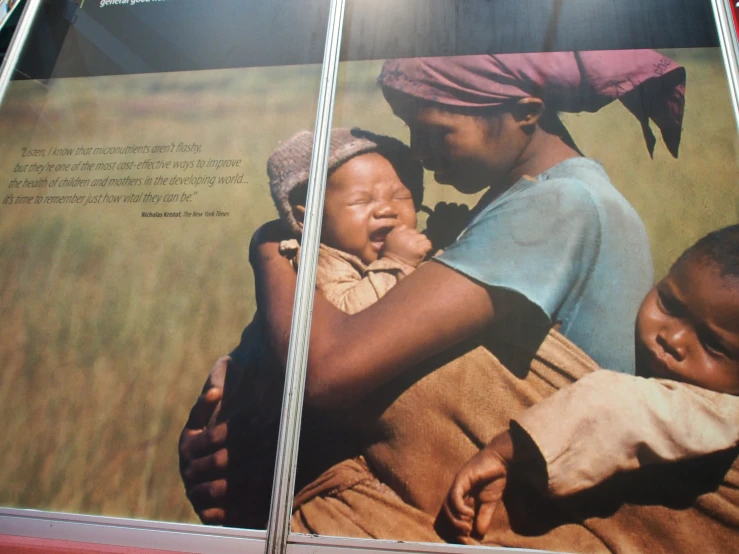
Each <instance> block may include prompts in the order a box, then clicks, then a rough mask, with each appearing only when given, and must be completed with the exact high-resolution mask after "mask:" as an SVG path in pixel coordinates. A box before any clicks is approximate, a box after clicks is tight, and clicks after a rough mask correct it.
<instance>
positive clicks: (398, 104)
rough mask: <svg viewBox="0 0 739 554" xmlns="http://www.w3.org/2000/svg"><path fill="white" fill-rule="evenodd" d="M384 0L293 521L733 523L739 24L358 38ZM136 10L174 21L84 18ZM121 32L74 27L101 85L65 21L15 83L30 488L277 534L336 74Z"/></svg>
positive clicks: (20, 414) (399, 530) (578, 544)
mask: <svg viewBox="0 0 739 554" xmlns="http://www.w3.org/2000/svg"><path fill="white" fill-rule="evenodd" d="M448 3H449V4H451V2H448ZM183 4H184V2H183ZM432 4H433V5H434V6H435V5H436V4H441V3H440V2H437V3H436V4H434V3H429V6H431V5H432ZM555 4H556V3H555ZM191 7H192V9H196V8H195V7H194V5H193V6H191ZM351 7H352V6H351V5H350V8H351ZM93 8H94V9H93ZM354 8H355V11H354V12H352V10H351V9H350V10H349V12H348V15H347V22H346V27H345V37H348V38H346V39H345V43H344V48H345V52H349V56H348V57H349V58H350V59H349V60H348V61H343V62H342V63H341V64H340V67H339V86H338V94H337V99H336V105H335V114H334V129H333V131H332V136H331V150H330V154H329V169H330V173H329V178H328V182H327V189H326V200H325V207H324V213H323V229H322V237H321V242H322V246H321V249H320V252H319V261H318V270H317V279H316V284H317V291H318V294H317V295H316V299H315V307H314V322H313V325H312V329H313V330H312V336H311V345H310V347H311V351H310V352H311V354H310V358H309V368H308V380H307V387H306V395H305V408H304V418H303V423H302V429H301V450H300V458H299V465H298V474H297V479H296V490H295V502H294V506H293V517H292V521H291V530H292V531H293V532H296V533H310V534H318V535H324V536H340V537H358V538H359V537H361V538H377V539H392V540H402V541H419V542H450V543H460V542H461V543H465V544H483V545H489V546H510V547H528V548H540V549H545V550H553V551H569V552H642V551H655V550H656V551H669V552H693V551H698V550H701V551H729V550H731V549H732V545H733V544H735V543H736V539H737V524H736V521H737V511H738V510H739V497H737V495H736V490H737V486H738V485H739V473H737V469H736V456H737V452H736V450H735V447H736V444H737V438H739V433H737V429H736V425H734V422H735V421H739V419H738V418H737V417H736V415H737V410H738V409H739V405H737V399H736V396H735V395H736V394H738V393H739V361H738V360H739V328H737V326H736V321H737V320H739V318H738V317H737V313H738V312H739V286H738V285H737V282H739V270H737V267H739V260H737V256H738V254H737V253H738V252H739V230H738V229H737V228H736V227H732V225H735V224H736V223H737V219H738V218H737V216H738V215H739V213H738V212H739V205H738V204H737V200H736V198H737V192H736V190H737V189H736V186H737V185H736V183H737V167H736V148H737V138H736V137H737V134H736V122H735V119H734V114H733V112H732V110H731V99H730V93H729V88H728V83H727V80H726V76H725V73H724V66H723V61H722V58H721V52H720V50H719V49H718V48H717V47H716V46H715V44H709V45H708V46H705V47H696V45H695V44H691V45H690V46H691V47H690V48H685V47H681V46H682V43H675V42H674V41H673V42H670V43H668V45H669V46H674V47H671V48H665V47H664V46H665V43H664V41H663V43H662V44H661V45H660V47H659V48H657V49H644V48H641V47H642V46H643V45H636V46H638V47H639V48H637V49H634V48H629V49H627V48H620V49H611V50H602V49H599V48H597V44H596V45H595V46H596V47H590V48H584V49H581V50H573V49H572V48H569V49H568V48H564V47H562V48H555V47H550V48H542V50H547V51H546V52H535V51H534V52H532V51H531V48H530V47H528V48H513V47H509V48H502V49H498V50H495V49H489V50H486V49H485V48H478V49H474V48H462V47H459V48H457V49H456V50H455V49H452V50H447V51H444V52H440V51H439V50H440V49H433V48H427V50H428V52H427V53H430V54H433V56H432V57H425V58H421V57H418V56H419V55H420V53H421V52H422V51H423V50H424V48H419V49H416V50H413V49H412V48H410V49H409V48H405V49H404V48H401V46H402V45H403V43H402V41H400V42H398V43H397V44H396V43H388V44H395V45H396V46H398V48H399V50H400V54H402V55H398V52H393V51H391V50H392V48H390V47H389V46H388V47H386V48H385V50H383V52H382V55H369V54H367V52H374V50H372V48H370V46H371V45H366V46H367V51H366V52H365V55H364V56H361V55H354V56H352V55H351V53H352V52H357V51H361V50H362V44H358V43H357V41H359V42H361V41H362V40H366V38H367V36H368V35H367V34H363V32H361V31H362V27H361V26H356V27H355V26H353V19H352V17H355V18H356V17H358V13H359V7H358V6H354ZM432 8H433V6H432ZM134 9H139V10H143V9H147V10H151V11H148V12H143V11H141V12H136V13H138V14H140V16H141V19H142V20H143V21H145V22H146V23H147V24H148V25H151V24H152V22H153V21H156V17H163V16H162V15H161V14H162V13H165V12H163V11H159V12H155V11H153V10H154V7H153V6H151V7H150V6H141V5H138V6H130V5H124V4H123V3H122V4H113V3H109V2H107V3H106V5H105V6H103V5H102V3H96V4H83V6H82V8H81V12H80V13H79V14H78V16H79V18H78V21H80V20H81V21H82V23H81V24H79V25H78V27H79V29H87V30H88V31H89V29H90V28H91V27H90V26H91V25H92V23H90V22H89V21H87V25H88V26H87V27H84V24H85V21H86V20H85V17H84V15H85V14H87V15H89V16H90V18H91V19H92V20H93V21H94V22H95V23H97V24H98V25H102V26H103V27H104V26H105V25H107V24H110V25H111V27H107V28H108V29H109V30H110V29H113V26H112V25H113V24H112V23H110V22H111V21H112V20H115V19H116V18H120V17H123V16H124V15H127V16H130V14H131V13H133V12H131V10H134ZM157 9H159V10H165V9H172V2H166V3H163V4H162V5H161V6H158V7H157ZM470 9H471V8H470ZM476 9H477V8H476ZM114 10H118V11H116V12H115V17H114V16H113V14H114ZM123 10H128V11H123ZM473 11H474V10H473ZM168 13H170V14H171V13H172V12H168ZM430 13H432V15H433V13H435V12H433V9H431V10H430ZM144 16H146V17H144ZM429 17H430V18H431V19H433V18H432V17H431V16H429ZM105 18H109V19H107V20H106V19H105ZM400 19H402V18H400ZM356 29H359V31H357V32H353V31H354V30H356ZM73 31H74V29H73ZM365 31H366V29H365ZM111 33H113V31H111ZM113 34H114V35H115V36H116V37H120V36H122V35H120V34H117V35H116V34H115V33H113ZM470 34H471V35H475V36H477V34H475V33H470ZM478 34H479V33H478ZM369 36H371V34H370V35H369ZM91 37H99V35H95V34H94V33H88V34H86V35H84V33H82V31H81V30H80V31H79V33H78V34H77V35H75V34H74V33H71V34H70V38H68V39H67V41H66V42H65V43H64V48H67V52H72V51H74V49H78V51H81V52H83V53H84V54H85V56H87V58H85V59H86V60H87V63H88V67H94V68H96V72H95V74H96V75H95V76H93V77H90V76H87V77H84V76H81V75H79V72H78V74H75V75H74V76H72V75H71V73H73V72H74V71H75V66H74V64H75V63H77V62H76V61H75V60H78V59H79V57H75V56H72V55H71V54H70V55H69V56H67V57H65V56H64V52H65V50H64V48H63V49H62V55H60V56H59V59H58V60H57V62H56V67H57V70H58V75H57V76H56V77H55V76H54V75H51V78H48V79H39V80H24V81H14V82H13V83H12V84H11V88H10V90H9V92H8V94H7V95H6V98H5V101H4V103H3V105H2V106H1V107H0V132H2V136H4V137H6V136H7V137H12V139H11V141H10V142H8V143H7V144H8V146H7V147H6V148H4V149H3V151H2V152H0V172H1V175H2V180H3V183H4V188H5V189H6V190H4V191H3V194H2V197H3V205H2V217H0V234H1V236H2V240H0V244H2V250H0V257H2V266H3V267H6V268H8V270H6V274H5V277H4V278H3V279H2V288H1V289H0V290H2V294H1V295H0V302H1V303H2V313H3V314H4V315H3V317H2V318H1V319H0V321H2V326H3V330H4V332H3V333H2V336H3V337H5V338H4V339H2V341H0V352H2V354H1V356H2V357H1V358H0V359H1V360H3V361H2V363H3V366H4V369H5V376H4V378H3V380H2V381H1V383H2V385H1V387H2V389H0V395H1V397H2V399H3V402H2V408H0V410H3V413H4V414H5V418H6V421H7V422H8V423H7V425H8V432H7V433H6V435H5V443H4V444H5V450H6V452H7V453H8V455H7V456H6V457H5V459H4V461H3V462H2V463H1V464H0V471H1V472H2V473H1V474H2V475H3V479H2V482H3V483H4V485H3V486H2V487H1V488H0V504H2V505H5V506H12V507H30V508H38V509H46V510H56V511H67V512H78V513H90V514H103V515H116V516H127V517H137V518H147V519H160V520H168V521H190V522H194V521H198V520H201V521H203V522H204V523H208V524H216V525H219V524H221V525H222V524H225V525H229V526H238V527H247V528H264V527H265V525H266V519H267V515H268V508H269V494H270V487H271V482H272V473H273V467H274V462H273V460H274V455H275V448H276V436H277V425H278V423H279V412H280V403H281V396H282V382H283V372H282V368H283V367H284V359H285V356H286V349H287V337H289V326H290V316H291V313H292V294H293V291H294V287H295V273H296V271H295V270H296V268H297V266H298V263H299V260H300V256H299V254H300V248H299V240H300V233H301V230H302V222H303V217H304V214H305V201H306V184H307V176H308V170H309V165H310V155H311V148H312V136H311V131H312V126H313V124H314V121H315V106H316V102H317V96H318V94H317V92H318V80H319V75H320V65H318V64H317V63H312V64H308V63H304V64H301V65H298V64H295V63H293V64H288V63H286V60H284V59H283V60H279V62H280V63H272V64H271V65H270V64H268V63H260V64H257V63H255V64H254V65H255V66H256V65H259V67H246V68H241V69H239V68H236V69H233V68H229V67H231V66H232V65H237V62H234V61H233V60H234V58H228V60H229V62H226V63H220V65H219V64H215V65H217V66H218V67H217V68H215V65H211V69H204V70H202V71H174V70H173V69H178V70H181V69H183V67H181V66H177V67H176V68H173V67H168V68H162V67H160V66H157V60H156V59H152V58H151V57H147V56H150V54H149V53H148V52H144V51H142V50H136V46H135V45H131V46H130V47H131V49H132V53H133V54H135V56H134V58H132V57H130V56H129V57H122V56H120V55H118V57H117V58H115V59H114V60H113V61H114V62H115V63H117V64H118V65H117V66H115V67H118V68H119V69H116V68H115V67H114V68H113V69H110V67H109V66H105V64H103V63H102V62H101V61H100V60H101V58H99V57H96V51H95V49H94V48H92V46H95V47H96V48H99V46H100V45H99V44H97V45H94V44H93V45H90V44H88V42H85V41H92V40H93V39H92V38H91ZM170 38H171V37H170ZM318 42H321V41H318ZM591 42H592V41H591ZM321 44H322V42H321ZM254 47H255V48H256V46H254ZM286 47H287V46H286ZM183 48H184V47H183ZM187 48H188V49H187V50H186V51H187V53H188V55H190V56H195V53H194V52H195V49H194V48H193V46H192V44H189V45H188V46H187ZM318 50H319V51H320V48H318ZM225 51H226V52H227V53H228V55H233V56H237V57H238V54H234V53H233V52H234V51H233V49H229V48H226V49H225ZM487 51H492V52H498V51H499V53H495V54H490V53H485V52H487ZM442 53H444V54H450V53H459V54H460V55H458V56H456V55H455V56H450V55H444V56H441V54H442ZM203 55H205V54H203ZM212 55H213V56H214V58H217V53H213V54H212ZM278 57H279V56H278ZM362 57H366V58H371V59H361V58H362ZM83 58H84V56H83ZM132 59H134V61H135V63H137V64H139V65H136V66H135V67H138V68H140V69H141V68H145V66H146V67H153V68H154V69H158V71H145V70H144V69H141V71H140V72H138V74H136V75H121V74H120V73H122V71H121V70H120V64H122V63H124V62H125V61H128V62H129V63H133V62H131V60H132ZM264 60H265V58H262V61H264ZM293 61H294V58H293ZM303 61H306V60H303ZM313 61H320V57H319V59H318V60H313ZM191 62H192V64H193V67H197V68H201V69H202V68H203V64H204V63H205V62H203V61H202V60H201V59H199V58H191ZM177 63H179V64H183V63H184V62H183V61H182V60H181V59H178V60H177ZM229 63H230V65H229ZM239 63H241V64H242V65H249V64H245V63H243V60H240V62H239ZM106 67H107V72H106V70H105V68H106ZM111 67H112V66H111ZM100 68H103V69H100ZM64 72H66V73H64ZM62 75H63V76H62ZM265 224H266V225H265ZM263 225H265V226H264V227H262V226H263ZM260 227H261V230H260V233H259V234H258V235H257V236H256V237H254V234H255V231H256V230H257V229H260ZM250 246H251V248H250ZM250 262H251V263H250ZM401 281H402V282H401ZM256 291H259V295H258V296H257V294H256ZM257 304H259V310H258V311H257ZM252 318H253V321H252ZM250 321H251V323H249V322H250ZM239 337H241V338H240V339H239ZM229 353H230V355H229V357H228V358H226V357H223V356H225V355H227V354H229ZM214 364H215V365H214ZM211 368H212V370H211ZM209 371H210V374H209ZM204 383H205V385H204ZM201 389H202V394H201ZM199 394H201V396H200V397H198V395H199ZM193 403H195V404H194V405H193ZM191 410H192V411H191ZM188 414H189V416H188ZM185 421H188V423H187V425H186V427H185V429H184V430H183V429H182V426H183V424H184V422H185ZM49 422H52V423H51V424H50V423H49ZM178 443H179V446H180V448H179V450H178V449H177V445H178ZM183 485H184V486H183Z"/></svg>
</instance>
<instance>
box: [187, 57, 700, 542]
mask: <svg viewBox="0 0 739 554" xmlns="http://www.w3.org/2000/svg"><path fill="white" fill-rule="evenodd" d="M378 80H379V83H380V84H381V86H382V88H383V93H384V94H385V97H386V99H387V100H388V102H389V104H390V106H391V107H392V109H393V111H394V112H395V114H396V115H398V116H399V117H400V118H401V119H403V120H404V121H405V122H406V123H407V124H408V126H409V128H410V132H411V146H412V148H413V149H414V151H415V152H416V154H417V156H418V157H419V158H420V159H421V161H422V162H423V164H424V165H425V166H426V168H427V169H429V170H432V171H434V175H435V178H436V180H437V181H438V182H439V183H441V184H449V185H451V186H453V187H455V188H456V189H457V190H459V191H460V192H463V193H476V192H482V191H484V194H483V196H482V199H481V200H480V202H479V203H478V205H477V206H476V207H475V208H474V209H473V211H472V218H471V221H470V222H469V223H468V225H467V226H466V227H465V229H464V230H463V231H462V233H461V234H460V235H459V238H458V239H457V240H456V241H455V242H454V243H453V244H452V245H450V246H449V247H448V248H446V250H445V251H444V252H443V253H442V254H441V255H439V256H437V257H436V258H434V259H433V260H432V261H431V263H428V264H425V265H424V266H422V267H420V268H419V269H418V270H417V271H416V272H415V273H414V274H412V275H411V276H409V277H408V278H407V279H406V280H405V281H403V282H401V283H400V284H399V285H398V286H397V287H396V288H394V289H393V290H392V291H390V293H389V294H388V295H387V296H386V297H384V298H383V299H381V300H380V301H379V302H378V303H377V304H375V305H374V306H371V307H370V308H368V309H366V310H364V311H362V312H360V313H358V314H354V315H351V316H348V315H346V314H344V313H342V312H339V311H338V310H336V309H334V308H333V307H332V306H331V305H330V304H329V303H328V302H326V301H325V300H324V299H322V298H321V297H320V296H317V297H316V299H315V304H314V312H313V324H312V334H311V344H310V357H309V367H308V380H307V387H306V403H307V405H308V406H309V407H312V408H314V409H319V410H330V409H335V408H342V407H346V406H352V405H354V404H355V403H357V402H359V401H360V400H367V401H368V402H370V403H371V402H372V401H373V398H368V397H371V396H372V395H373V394H380V395H381V394H382V391H387V390H388V389H393V387H395V393H394V394H399V395H402V394H403V392H402V390H403V388H404V387H405V388H408V387H410V386H412V383H409V382H408V381H412V378H414V377H415V376H414V373H413V371H412V369H413V368H415V367H417V366H418V364H421V363H424V362H426V363H429V364H431V365H433V364H434V360H433V359H432V358H433V357H434V356H435V355H441V356H442V357H443V356H444V355H447V356H448V355H449V353H453V352H454V351H453V350H452V349H453V348H462V349H464V348H465V345H467V343H468V342H473V343H476V344H484V345H485V346H486V347H487V348H488V349H489V350H490V352H492V354H494V355H495V356H497V357H498V358H499V359H500V361H501V362H502V363H503V365H504V366H505V367H508V368H509V369H511V375H513V376H519V377H525V376H526V375H527V372H528V371H529V369H530V364H531V361H532V359H535V358H536V356H537V355H538V354H537V355H535V353H536V351H537V348H538V347H539V346H540V345H541V344H542V341H544V338H545V337H547V336H548V335H547V333H548V331H549V330H550V329H551V328H552V327H554V326H558V328H559V329H560V331H561V332H562V334H564V336H565V337H567V338H568V339H570V340H572V341H573V342H574V343H576V344H577V345H578V346H580V347H581V348H582V349H583V350H584V351H585V352H586V353H587V354H589V355H590V356H591V357H592V358H593V359H595V361H596V362H598V364H599V365H601V366H603V367H607V368H610V369H613V370H617V371H623V372H633V344H632V338H631V337H630V333H629V332H628V331H627V330H628V329H629V328H630V325H631V322H633V320H634V316H635V314H636V311H637V308H638V305H639V302H640V300H641V298H642V297H643V296H644V294H645V293H646V291H647V290H648V289H649V288H650V286H651V284H652V280H653V277H652V263H651V256H650V253H649V246H648V241H647V237H646V233H645V231H644V227H643V224H642V222H641V220H640V219H639V217H638V215H637V214H636V212H635V211H634V210H633V208H632V207H631V206H630V205H629V204H628V202H627V201H626V200H625V199H624V198H623V197H622V196H621V195H620V193H619V192H618V191H617V190H616V189H615V188H614V187H613V185H612V184H611V183H610V180H609V179H608V176H607V175H606V173H605V171H604V170H603V168H602V166H600V164H598V163H597V162H595V161H594V160H590V159H587V158H584V157H582V155H581V154H580V152H579V150H578V149H577V147H576V146H575V145H574V143H573V141H572V139H571V138H570V137H569V135H568V134H567V132H566V130H565V129H564V127H563V126H562V124H561V123H560V121H559V119H558V117H557V115H556V113H557V111H574V112H580V111H595V110H597V109H599V108H601V107H603V106H604V105H606V104H608V103H610V102H612V101H614V100H617V99H618V100H621V101H622V103H623V104H624V105H625V106H626V108H628V109H629V111H630V112H631V113H632V114H634V115H635V116H636V117H637V120H638V121H639V122H640V123H641V128H642V131H643V133H644V136H645V138H646V139H647V146H648V148H649V150H650V153H651V151H652V149H653V148H654V144H655V139H654V136H653V135H652V133H651V130H650V127H649V120H650V119H651V120H652V121H653V122H654V123H655V124H656V125H657V126H658V127H659V128H660V130H661V131H662V136H663V138H664V140H665V144H666V145H667V147H668V148H669V149H670V151H671V152H672V154H673V155H676V154H677V148H678V145H679V139H680V129H681V123H682V112H683V104H684V97H683V93H684V80H685V72H684V70H683V69H682V68H681V67H680V66H678V65H676V64H675V63H674V62H672V61H671V60H669V59H667V58H664V57H662V56H660V55H659V54H657V53H656V52H652V51H621V52H589V53H571V52H570V53H549V54H521V55H499V56H488V55H484V56H464V57H452V58H416V59H408V60H391V61H388V62H386V64H385V66H384V67H383V71H382V73H381V75H380V77H379V79H378ZM271 230H272V228H271V227H269V226H267V227H265V228H263V229H262V230H261V231H260V234H259V236H258V237H257V239H256V240H255V241H254V243H253V247H252V261H253V264H254V266H255V272H256V278H257V289H258V291H259V292H260V294H259V303H260V309H264V311H265V314H266V315H267V320H268V324H267V327H268V331H269V333H270V338H271V343H272V345H273V347H274V349H275V353H276V354H277V355H278V357H279V358H280V359H281V360H282V361H283V362H284V360H285V358H286V353H287V343H288V340H289V329H290V322H291V315H292V304H293V298H294V291H295V273H294V271H293V269H292V267H291V266H289V264H283V263H282V261H281V259H280V257H279V255H277V254H276V248H277V241H276V238H279V237H273V236H271V234H270V231H271ZM625 330H626V331H625ZM545 342H546V341H545ZM540 351H541V349H540ZM545 362H546V360H545ZM590 365H591V366H592V363H591V364H590ZM583 366H588V363H586V362H583V364H582V365H581V366H580V367H583ZM511 375H506V376H505V377H504V378H503V379H504V380H505V382H507V383H511V382H513V381H515V379H514V378H513V377H511ZM403 379H406V381H404V380H403ZM524 380H525V379H524ZM560 384H561V383H560ZM513 386H516V385H515V384H514V385H513ZM557 386H558V385H557V384H554V385H553V386H551V387H550V388H551V389H552V390H555V389H556V387H557ZM506 393H507V391H505V390H500V393H499V395H498V396H499V397H500V398H503V397H505V395H506ZM389 397H392V394H391V395H390V396H389ZM203 398H205V396H204V397H203ZM386 398H388V397H387V396H386ZM498 400H500V399H499V398H498V399H496V398H491V399H490V402H492V403H495V402H496V401H498ZM211 401H212V399H211ZM202 402H205V400H203V401H201V403H200V408H199V410H200V411H203V410H202ZM524 407H525V406H521V407H520V408H516V407H515V406H512V407H510V409H511V410H516V409H523V408H524ZM197 411H198V406H196V410H194V413H196V412H197ZM510 415H513V414H512V413H511V414H509V416H510ZM419 417H423V415H422V414H420V413H419ZM191 423H192V422H191ZM191 427H193V425H191ZM191 431H193V430H191ZM191 435H192V436H187V437H186V438H185V440H184V448H183V447H182V444H183V443H181V454H182V455H183V458H185V465H187V464H188V463H191V464H193V462H190V460H194V461H195V462H194V464H193V465H195V464H197V466H198V467H206V468H207V469H208V471H207V472H204V473H203V478H202V479H199V478H198V477H197V476H194V473H197V472H195V471H194V470H193V471H190V472H189V473H188V481H189V483H188V487H189V490H192V489H193V488H197V487H200V488H199V491H201V492H200V494H198V495H193V494H190V498H191V499H193V498H197V497H198V496H199V497H200V498H202V499H203V500H202V501H201V506H206V507H207V509H211V510H212V509H213V508H212V507H213V506H214V505H215V506H217V505H218V502H219V499H218V498H214V495H213V494H210V493H209V491H211V490H216V491H218V490H219V489H218V488H217V487H216V488H210V487H205V488H204V487H203V484H202V481H210V480H212V479H213V478H214V477H213V476H214V475H216V474H217V473H218V471H214V469H213V464H209V463H208V461H207V460H208V459H215V458H216V457H217V455H218V453H219V451H220V449H222V447H223V444H224V442H223V441H224V440H225V439H224V438H220V439H219V437H225V433H209V434H207V435H203V434H197V431H194V432H192V433H191ZM190 439H192V440H193V441H194V442H189V441H190ZM303 440H304V441H305V437H304V439H303ZM247 448H248V446H247ZM318 455H319V456H320V453H318ZM219 459H221V460H222V459H223V456H222V455H220V458H219ZM352 470H353V471H354V470H356V471H357V472H358V473H357V475H356V476H355V477H356V479H355V482H358V481H360V480H362V479H365V480H366V479H370V477H369V476H368V475H367V474H366V473H363V472H364V468H362V467H354V468H352ZM325 476H326V474H324V476H323V477H325ZM346 477H347V475H346V473H343V474H342V476H341V478H340V479H339V480H338V481H342V480H343V481H344V482H345V483H346V482H348V481H347V480H346ZM316 483H317V487H318V488H320V479H319V480H318V481H317V482H316ZM372 486H374V485H372ZM224 488H225V487H224ZM202 491H205V492H202ZM386 492H387V491H386ZM309 496H310V495H309ZM312 498H313V499H315V498H318V497H317V496H316V495H315V494H314V495H313V496H312ZM383 498H387V497H383ZM400 521H401V519H400V518H399V519H398V520H396V522H398V524H400V523H399V522H400ZM294 525H296V528H297V526H298V523H297V521H294ZM317 532H321V531H320V530H319V531H317ZM324 532H325V531H324ZM405 538H406V539H407V540H411V539H413V540H432V539H431V538H430V537H427V539H424V538H423V537H420V536H414V537H405Z"/></svg>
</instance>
